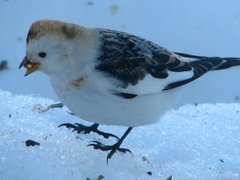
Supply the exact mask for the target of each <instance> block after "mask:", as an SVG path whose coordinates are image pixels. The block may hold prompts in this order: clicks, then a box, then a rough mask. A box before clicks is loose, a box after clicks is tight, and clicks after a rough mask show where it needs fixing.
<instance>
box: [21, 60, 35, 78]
mask: <svg viewBox="0 0 240 180" xmlns="http://www.w3.org/2000/svg"><path fill="white" fill-rule="evenodd" d="M23 66H24V67H25V68H26V69H27V71H26V73H25V76H27V75H29V74H31V73H33V72H34V71H36V70H38V68H39V63H32V62H30V61H29V59H28V58H27V56H25V57H24V58H23V60H22V62H21V64H20V66H19V69H20V68H21V67H23Z"/></svg>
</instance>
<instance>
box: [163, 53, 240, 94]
mask: <svg viewBox="0 0 240 180" xmlns="http://www.w3.org/2000/svg"><path fill="white" fill-rule="evenodd" d="M176 54H178V55H181V56H183V57H186V58H196V59H198V60H196V61H191V62H189V64H190V65H191V67H192V70H193V76H192V77H191V78H188V79H184V80H181V81H176V82H173V83H170V84H168V85H167V86H166V87H165V88H164V89H163V90H169V89H173V88H176V87H179V86H182V85H185V84H187V83H189V82H191V81H194V80H195V79H197V78H199V77H201V76H202V75H204V74H205V73H207V72H208V71H215V70H222V69H227V68H230V67H233V66H240V58H235V57H230V58H220V57H204V56H195V55H189V54H184V53H176Z"/></svg>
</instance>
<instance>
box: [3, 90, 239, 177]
mask: <svg viewBox="0 0 240 180" xmlns="http://www.w3.org/2000/svg"><path fill="white" fill-rule="evenodd" d="M53 103H56V102H53V101H52V100H50V99H44V98H36V97H32V96H29V95H28V96H25V95H12V94H11V93H9V92H6V91H0V123H1V125H0V179H1V180H35V179H36V180H47V179H57V180H66V179H67V180H76V179H87V178H89V179H91V180H92V179H97V178H98V177H99V176H100V175H102V176H104V177H105V179H116V180H118V179H119V180H120V179H121V180H122V179H128V180H135V179H138V180H142V179H143V180H145V179H156V180H161V179H164V180H165V179H167V178H168V177H169V176H172V179H173V180H177V179H191V180H192V179H204V180H206V179H214V180H215V179H219V180H224V179H226V180H234V179H240V141H239V137H240V116H239V115H240V105H239V104H199V105H185V106H183V107H181V108H179V109H178V110H171V111H169V112H168V113H166V115H165V116H164V117H163V118H161V120H160V122H159V123H157V124H154V125H151V126H145V127H140V128H136V129H134V130H133V131H132V132H131V133H130V135H129V136H128V137H127V139H126V140H125V141H124V144H123V146H124V147H127V148H130V149H131V150H132V154H130V153H127V154H122V153H117V154H115V155H114V156H113V157H112V159H110V160H109V164H108V165H107V163H106V156H107V153H106V152H101V151H98V150H94V149H93V148H92V147H87V145H88V144H89V142H90V141H92V140H99V141H101V142H103V143H108V144H112V143H114V142H115V139H114V138H111V139H103V138H101V137H99V136H98V135H96V134H93V133H91V134H88V135H85V134H77V133H76V132H71V131H70V130H68V129H66V128H64V127H61V128H58V125H60V124H61V123H64V122H71V123H74V122H79V123H85V124H86V122H85V121H82V120H80V119H79V118H77V117H75V116H73V115H70V114H69V113H68V112H67V111H68V110H67V109H66V108H65V107H64V108H61V109H60V108H55V109H50V110H49V111H47V112H44V113H41V110H42V109H44V108H46V107H47V106H48V105H50V104H53ZM101 130H104V131H108V132H111V133H115V134H117V135H118V136H121V135H122V134H123V132H124V131H125V130H126V128H123V127H112V126H101ZM28 139H31V140H34V141H37V142H39V143H40V146H29V147H27V146H26V145H25V141H26V140H28ZM150 172H151V173H152V175H149V174H148V173H150Z"/></svg>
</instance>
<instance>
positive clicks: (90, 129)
mask: <svg viewBox="0 0 240 180" xmlns="http://www.w3.org/2000/svg"><path fill="white" fill-rule="evenodd" d="M62 126H65V127H67V128H72V129H73V131H77V133H84V134H89V133H90V132H94V133H97V134H99V135H100V136H103V137H104V138H109V137H115V138H117V139H119V138H118V137H117V136H115V135H114V134H111V133H106V132H102V131H99V130H98V126H99V124H97V123H95V124H93V125H91V126H84V125H82V124H79V123H75V124H71V123H64V124H61V125H59V126H58V127H62Z"/></svg>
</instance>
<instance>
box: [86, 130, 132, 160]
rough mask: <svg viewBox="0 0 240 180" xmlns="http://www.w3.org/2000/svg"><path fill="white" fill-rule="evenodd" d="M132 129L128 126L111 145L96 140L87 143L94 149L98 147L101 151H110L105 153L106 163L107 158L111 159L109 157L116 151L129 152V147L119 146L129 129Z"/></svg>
mask: <svg viewBox="0 0 240 180" xmlns="http://www.w3.org/2000/svg"><path fill="white" fill-rule="evenodd" d="M132 129H133V128H132V127H129V128H128V129H127V131H126V132H125V133H124V134H123V136H122V137H121V138H120V139H119V140H118V142H117V143H115V144H113V145H112V146H107V145H104V144H102V143H100V142H98V141H92V143H91V144H89V145H88V146H93V148H94V149H100V150H102V151H110V153H108V155H107V163H108V159H111V157H112V156H113V154H114V153H115V152H116V151H120V152H123V153H126V152H130V153H131V151H130V150H129V149H126V148H120V146H121V144H122V142H123V140H124V139H125V138H126V137H127V135H128V134H129V133H130V131H131V130H132Z"/></svg>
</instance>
